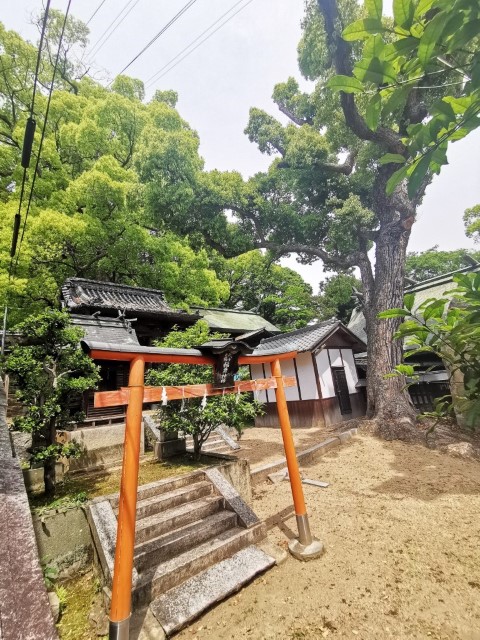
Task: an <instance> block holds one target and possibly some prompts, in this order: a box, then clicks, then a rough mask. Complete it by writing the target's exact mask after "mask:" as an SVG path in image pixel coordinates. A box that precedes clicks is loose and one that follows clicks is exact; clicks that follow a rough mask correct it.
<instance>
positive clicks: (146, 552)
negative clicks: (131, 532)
mask: <svg viewBox="0 0 480 640" xmlns="http://www.w3.org/2000/svg"><path fill="white" fill-rule="evenodd" d="M237 524H238V523H237V515H236V514H235V513H233V511H219V512H218V513H214V514H213V515H210V516H207V517H206V518H202V519H201V520H196V521H195V522H191V523H190V524H187V525H185V526H183V527H180V528H178V529H176V530H175V531H170V532H168V533H165V534H163V535H161V536H158V537H157V538H154V539H153V540H149V541H148V542H144V543H143V544H141V545H138V546H137V547H136V549H135V566H136V568H137V571H138V572H139V573H141V572H142V571H145V570H146V569H148V568H149V567H152V566H153V565H156V564H160V563H161V562H166V561H167V560H170V558H172V557H173V556H174V555H177V556H178V555H179V554H181V553H183V552H184V551H188V550H189V549H191V548H192V547H195V546H198V545H199V544H202V542H205V541H207V540H210V539H211V538H214V537H215V536H218V535H219V534H221V533H223V532H224V531H227V530H228V529H232V528H234V527H236V526H237Z"/></svg>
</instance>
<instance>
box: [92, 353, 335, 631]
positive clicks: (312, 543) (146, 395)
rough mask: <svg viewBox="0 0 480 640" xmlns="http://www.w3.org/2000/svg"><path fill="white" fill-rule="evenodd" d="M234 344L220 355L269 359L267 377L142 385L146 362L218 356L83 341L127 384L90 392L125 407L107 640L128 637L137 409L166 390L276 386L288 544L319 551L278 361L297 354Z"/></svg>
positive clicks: (98, 400)
mask: <svg viewBox="0 0 480 640" xmlns="http://www.w3.org/2000/svg"><path fill="white" fill-rule="evenodd" d="M233 345H234V341H231V342H229V344H227V347H226V349H224V352H223V355H224V353H225V352H226V351H228V349H229V347H230V350H231V351H232V352H234V351H236V353H235V354H234V355H235V364H238V365H251V364H261V363H267V362H268V363H271V367H272V374H273V375H272V377H270V378H263V379H259V380H244V381H241V382H234V383H233V382H232V383H229V382H227V384H233V386H230V387H228V388H226V387H225V386H224V387H223V388H218V387H215V386H214V385H211V384H201V385H187V386H184V387H181V386H179V387H177V386H172V387H145V381H144V376H145V363H168V364H173V363H177V364H193V365H210V366H213V367H214V368H215V366H216V365H217V367H218V365H219V356H218V355H216V356H215V355H213V353H210V355H209V354H208V353H207V354H206V353H205V350H204V349H202V351H201V350H197V349H167V348H157V347H142V346H138V347H137V346H132V345H126V346H124V345H112V344H107V343H97V342H91V341H89V340H88V341H87V340H84V341H82V346H83V347H84V348H86V350H88V352H89V354H90V356H91V357H92V358H93V359H95V360H116V361H124V362H125V361H127V362H129V363H130V374H129V379H128V387H127V388H122V389H120V390H118V391H105V392H97V393H95V401H94V402H95V407H113V406H118V405H127V415H126V428H125V443H124V452H123V464H122V478H121V486H120V500H119V510H118V524H117V540H116V547H115V563H114V571H113V585H112V601H111V608H110V630H109V638H110V639H111V640H112V639H116V640H128V637H129V622H130V615H131V593H132V571H133V557H134V545H135V522H136V508H137V489H138V468H139V459H140V432H141V422H142V408H143V403H144V402H155V401H159V400H161V399H162V394H165V393H166V395H167V398H168V399H169V400H179V399H182V398H193V397H197V398H198V397H204V396H212V395H222V394H223V393H243V392H246V391H260V390H265V389H275V395H276V401H277V410H278V417H279V422H280V427H281V431H282V438H283V445H284V449H285V457H286V459H287V468H288V474H289V479H290V485H291V490H292V496H293V503H294V507H295V516H296V520H297V527H298V539H294V540H292V541H291V542H290V544H289V548H290V551H291V552H292V554H293V555H294V556H295V557H297V558H300V559H302V560H310V559H313V558H317V557H318V556H319V555H321V554H322V552H323V545H322V543H321V542H319V541H318V540H317V539H315V538H313V537H312V535H311V532H310V526H309V520H308V515H307V510H306V506H305V499H304V495H303V488H302V481H301V478H300V471H299V468H298V461H297V456H296V453H295V446H294V443H293V436H292V430H291V426H290V418H289V415H288V408H287V401H286V397H285V386H295V385H296V381H295V379H294V378H285V377H283V376H282V370H281V365H280V361H281V360H286V359H291V358H294V357H295V356H296V352H290V353H282V354H275V353H268V352H264V353H262V354H261V355H239V354H238V348H237V345H234V346H233ZM212 351H213V350H212ZM217 353H218V352H217ZM221 367H223V371H225V359H223V360H222V361H221ZM214 378H215V379H218V375H216V376H214Z"/></svg>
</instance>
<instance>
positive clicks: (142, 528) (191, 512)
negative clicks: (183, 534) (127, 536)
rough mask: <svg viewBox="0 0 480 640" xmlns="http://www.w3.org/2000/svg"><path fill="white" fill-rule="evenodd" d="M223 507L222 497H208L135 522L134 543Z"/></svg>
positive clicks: (181, 525)
mask: <svg viewBox="0 0 480 640" xmlns="http://www.w3.org/2000/svg"><path fill="white" fill-rule="evenodd" d="M223 507H224V499H223V497H222V496H217V495H209V496H204V497H203V498H199V499H198V500H193V501H192V502H187V503H185V504H181V505H179V506H177V507H173V508H171V509H168V510H167V511H162V512H160V513H155V514H154V515H153V516H149V517H148V518H142V519H141V520H138V521H137V524H136V528H135V542H136V543H137V544H141V543H143V542H146V541H147V540H151V539H152V538H155V537H157V536H161V535H162V534H164V533H168V532H169V531H172V530H173V529H177V528H179V527H183V526H184V525H186V524H190V523H191V522H195V521H196V520H201V519H202V518H206V517H207V516H209V515H212V514H213V513H217V512H218V511H220V510H221V509H223Z"/></svg>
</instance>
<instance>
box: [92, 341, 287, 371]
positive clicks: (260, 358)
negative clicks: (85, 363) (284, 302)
mask: <svg viewBox="0 0 480 640" xmlns="http://www.w3.org/2000/svg"><path fill="white" fill-rule="evenodd" d="M81 345H82V348H83V349H84V350H85V351H86V352H87V353H88V354H89V355H90V357H91V358H93V359H94V360H117V361H123V362H131V361H132V360H135V358H138V357H139V356H140V357H141V358H142V360H143V361H144V362H156V363H166V364H197V365H212V366H213V365H214V364H215V362H216V358H215V357H214V356H210V355H206V354H205V353H202V351H200V350H199V349H170V348H166V347H144V346H142V345H138V346H135V345H131V344H129V345H123V344H112V343H110V342H95V341H92V340H82V341H81ZM296 355H297V352H296V351H290V352H288V353H275V352H273V351H272V352H270V351H263V352H262V353H261V354H258V355H257V354H255V353H253V354H251V355H243V356H240V357H239V359H238V363H239V364H241V365H249V364H262V363H266V362H273V361H275V360H291V359H292V358H295V356H296Z"/></svg>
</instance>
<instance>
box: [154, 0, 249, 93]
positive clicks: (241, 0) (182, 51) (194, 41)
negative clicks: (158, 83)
mask: <svg viewBox="0 0 480 640" xmlns="http://www.w3.org/2000/svg"><path fill="white" fill-rule="evenodd" d="M243 1H244V0H238V2H236V3H235V4H234V5H233V6H232V7H230V9H228V10H227V11H225V13H222V15H221V16H220V17H219V18H217V20H215V22H213V23H212V24H211V25H210V26H209V27H207V28H206V29H205V30H204V31H202V33H201V34H200V35H199V36H197V37H196V38H195V40H192V42H190V44H187V46H186V47H185V48H184V49H182V50H181V51H180V52H179V53H177V55H176V56H175V57H174V58H172V59H171V60H170V62H167V64H164V65H163V67H162V68H161V69H159V70H158V71H156V72H155V73H154V74H153V75H151V76H150V77H149V78H147V80H145V85H147V84H148V83H149V82H151V81H152V80H154V79H155V78H156V77H157V75H159V74H160V73H161V72H162V71H163V70H164V69H166V67H168V66H169V65H170V64H171V63H172V62H175V60H177V58H179V57H180V56H181V55H182V53H184V52H185V51H187V49H189V48H190V47H191V46H192V44H195V43H196V42H198V41H199V40H200V38H201V37H202V36H204V35H205V34H206V33H207V32H208V31H210V29H212V27H214V26H215V25H216V24H218V23H219V22H220V20H222V19H223V18H224V17H225V16H226V15H228V14H229V13H230V12H231V11H233V10H234V9H235V7H237V6H238V5H239V4H242V2H243Z"/></svg>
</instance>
